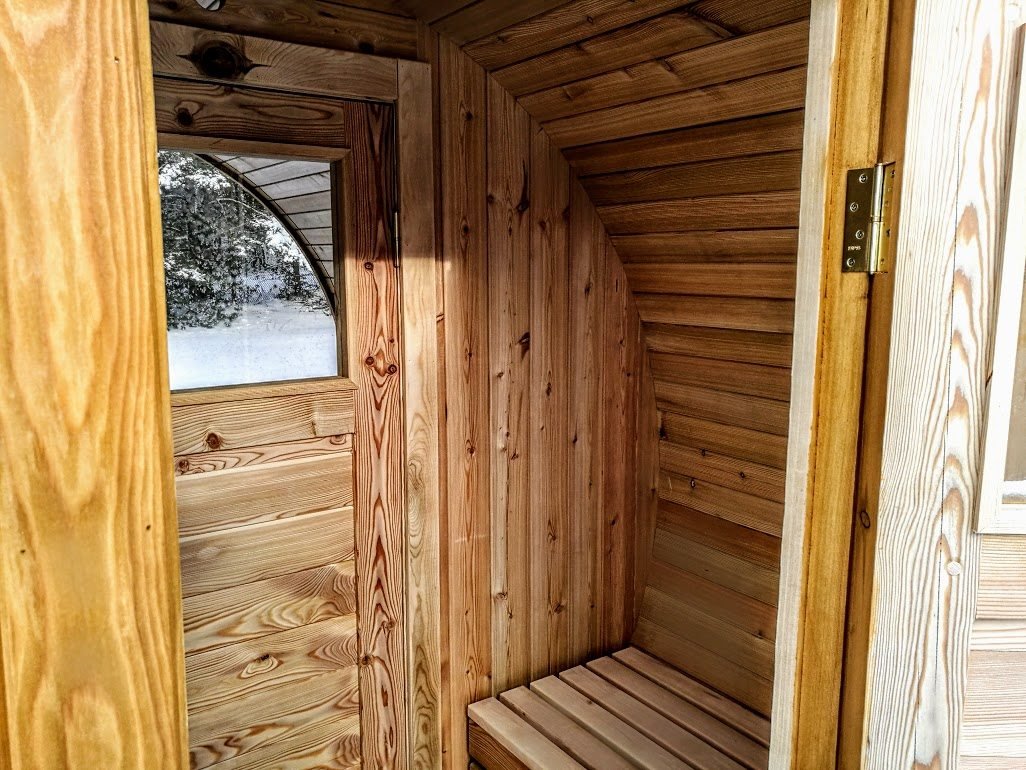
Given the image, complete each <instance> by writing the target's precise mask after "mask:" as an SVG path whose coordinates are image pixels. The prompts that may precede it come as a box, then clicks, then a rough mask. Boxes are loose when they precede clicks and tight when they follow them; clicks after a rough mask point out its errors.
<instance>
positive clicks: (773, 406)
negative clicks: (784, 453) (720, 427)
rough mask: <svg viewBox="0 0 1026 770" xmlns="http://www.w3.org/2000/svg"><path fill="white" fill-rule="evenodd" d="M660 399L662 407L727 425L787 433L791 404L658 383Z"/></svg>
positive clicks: (777, 433)
mask: <svg viewBox="0 0 1026 770" xmlns="http://www.w3.org/2000/svg"><path fill="white" fill-rule="evenodd" d="M655 392H656V402H657V403H658V404H659V407H660V408H661V409H665V410H667V411H669V412H674V413H676V414H682V415H688V416H693V417H698V418H700V419H703V420H710V421H712V422H721V423H723V424H725V425H735V426H738V427H742V428H748V429H750V430H756V431H761V432H763V433H774V434H776V435H778V436H786V435H787V426H788V412H789V411H790V410H789V407H788V404H786V403H783V402H781V401H771V400H769V399H765V398H757V397H755V396H745V395H741V394H738V393H724V392H723V391H718V390H709V389H706V388H696V387H692V386H690V385H677V384H675V383H672V382H667V381H665V380H656V382H655Z"/></svg>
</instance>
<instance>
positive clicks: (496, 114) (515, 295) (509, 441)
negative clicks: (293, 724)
mask: <svg viewBox="0 0 1026 770" xmlns="http://www.w3.org/2000/svg"><path fill="white" fill-rule="evenodd" d="M530 171H531V124H530V120H529V118H528V117H527V113H526V112H524V111H523V110H522V109H520V108H519V107H518V106H517V104H516V102H515V101H514V99H513V97H512V96H510V95H509V94H508V93H507V92H506V91H505V90H503V88H502V87H501V86H499V85H498V84H497V83H496V82H495V81H494V80H491V79H489V80H488V255H489V257H488V292H489V300H488V306H489V314H490V318H489V343H488V344H489V351H488V355H489V359H490V362H491V366H490V369H491V371H490V378H491V433H492V436H493V439H494V445H493V446H492V447H491V448H492V453H493V456H494V458H495V462H494V463H493V465H492V470H491V476H492V478H491V510H492V570H491V572H492V582H491V590H492V597H493V602H494V604H493V609H492V612H493V621H492V624H493V625H492V628H493V640H492V646H493V660H492V664H493V673H492V688H493V691H496V692H498V691H502V690H506V689H508V688H509V687H512V686H513V685H516V684H520V683H522V682H524V681H527V680H528V679H529V678H530V674H531V660H532V642H533V646H535V647H541V648H544V640H543V639H538V638H536V637H534V638H532V637H533V635H532V634H531V625H530V617H531V616H530V602H531V583H530V580H528V579H527V576H526V575H525V574H524V570H525V568H526V566H527V565H528V564H530V563H531V550H530V547H531V535H530V533H531V529H530V521H531V519H530V514H531V510H532V509H531V506H530V505H529V502H530V501H529V489H530V487H529V470H530V467H529V460H530V458H531V456H532V455H531V451H530V450H531V447H532V444H531V438H532V436H531V430H530V427H531V422H530V421H531V419H532V418H533V415H532V414H531V408H530V407H531V399H530V397H531V392H530V383H531V380H530V371H531V361H532V358H533V356H532V353H531V343H532V338H531V332H532V331H535V330H534V329H533V328H532V326H531V318H532V313H531V310H532V308H531V291H530V287H531V264H532V260H531V224H532V221H533V216H534V210H533V208H532V205H531V204H532V197H533V190H532V189H531V188H530V179H531V174H530Z"/></svg>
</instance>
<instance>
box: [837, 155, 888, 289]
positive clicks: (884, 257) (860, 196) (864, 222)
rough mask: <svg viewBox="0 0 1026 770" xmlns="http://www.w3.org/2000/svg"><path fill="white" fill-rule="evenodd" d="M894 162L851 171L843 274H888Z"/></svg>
mask: <svg viewBox="0 0 1026 770" xmlns="http://www.w3.org/2000/svg"><path fill="white" fill-rule="evenodd" d="M896 175H897V166H896V165H895V164H894V163H877V164H876V165H875V166H872V167H870V168H856V169H852V170H851V171H849V172H848V193H847V196H846V197H845V211H844V254H843V255H842V256H841V271H842V272H844V273H869V274H873V273H886V272H887V269H888V262H889V260H890V248H891V240H892V239H891V231H892V229H893V227H892V222H891V208H892V207H891V197H892V195H893V193H894V178H895V176H896Z"/></svg>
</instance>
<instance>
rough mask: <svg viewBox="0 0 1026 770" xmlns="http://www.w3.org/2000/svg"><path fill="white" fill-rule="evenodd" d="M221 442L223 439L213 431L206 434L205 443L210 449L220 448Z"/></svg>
mask: <svg viewBox="0 0 1026 770" xmlns="http://www.w3.org/2000/svg"><path fill="white" fill-rule="evenodd" d="M223 443H224V440H223V439H222V438H221V437H220V436H218V435H217V434H216V433H214V432H213V431H211V432H210V433H208V434H207V438H206V444H207V446H208V447H210V448H211V449H220V448H221V445H222V444H223Z"/></svg>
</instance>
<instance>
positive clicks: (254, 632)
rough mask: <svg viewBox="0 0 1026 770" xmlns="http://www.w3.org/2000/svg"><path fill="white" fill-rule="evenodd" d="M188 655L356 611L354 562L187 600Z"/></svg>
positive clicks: (186, 639) (186, 630)
mask: <svg viewBox="0 0 1026 770" xmlns="http://www.w3.org/2000/svg"><path fill="white" fill-rule="evenodd" d="M182 611H183V615H184V618H185V652H186V654H187V655H188V654H192V653H198V652H203V651H204V650H213V649H217V648H219V647H223V646H225V645H228V644H237V643H239V642H243V641H247V640H252V639H257V638H259V637H262V636H267V635H268V634H274V633H277V632H279V631H286V630H288V629H290V628H297V627H299V626H305V625H307V624H310V623H317V622H318V621H322V620H327V619H328V618H335V617H340V616H343V615H349V614H350V613H353V612H356V575H355V570H354V567H353V563H352V562H351V561H349V562H344V563H341V564H329V565H327V566H324V567H317V568H315V569H310V570H303V571H299V572H292V573H289V574H287V575H281V576H279V577H274V578H269V579H267V580H259V581H255V582H252V583H247V584H245V585H240V586H233V587H231V588H225V589H221V590H219V591H210V592H208V593H204V594H199V595H196V596H186V597H185V599H184V600H183V601H182Z"/></svg>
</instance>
